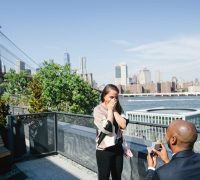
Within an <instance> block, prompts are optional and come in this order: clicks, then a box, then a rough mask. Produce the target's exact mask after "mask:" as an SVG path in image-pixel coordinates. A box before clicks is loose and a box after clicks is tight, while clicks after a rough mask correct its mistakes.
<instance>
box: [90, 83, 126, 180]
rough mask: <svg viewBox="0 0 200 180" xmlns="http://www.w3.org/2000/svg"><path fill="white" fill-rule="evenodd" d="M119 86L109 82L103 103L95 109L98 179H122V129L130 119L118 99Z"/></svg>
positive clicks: (104, 90) (103, 93)
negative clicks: (125, 114) (123, 111)
mask: <svg viewBox="0 0 200 180" xmlns="http://www.w3.org/2000/svg"><path fill="white" fill-rule="evenodd" d="M118 94H119V90H118V88H117V87H116V86H115V85H113V84H108V85H106V86H105V88H104V89H103V91H102V94H101V103H100V104H99V105H98V106H96V107H95V109H94V123H95V125H96V127H97V139H96V142H97V144H96V159H97V166H98V179H99V180H109V177H110V173H111V175H112V179H113V180H121V174H122V170H123V147H122V142H123V138H122V131H121V130H123V129H125V128H126V126H127V124H128V120H127V119H125V116H124V114H123V113H122V108H121V106H120V104H119V101H118Z"/></svg>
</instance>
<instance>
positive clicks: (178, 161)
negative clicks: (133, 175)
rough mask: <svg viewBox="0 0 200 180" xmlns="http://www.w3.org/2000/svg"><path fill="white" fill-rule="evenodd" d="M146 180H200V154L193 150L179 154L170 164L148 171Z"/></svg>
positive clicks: (173, 157)
mask: <svg viewBox="0 0 200 180" xmlns="http://www.w3.org/2000/svg"><path fill="white" fill-rule="evenodd" d="M145 180H200V154H199V153H194V152H193V151H192V150H187V151H181V152H178V153H176V154H175V155H174V156H172V159H171V161H170V162H169V163H167V164H164V165H163V166H161V167H159V168H158V169H156V170H155V171H153V170H148V171H147V176H146V178H145Z"/></svg>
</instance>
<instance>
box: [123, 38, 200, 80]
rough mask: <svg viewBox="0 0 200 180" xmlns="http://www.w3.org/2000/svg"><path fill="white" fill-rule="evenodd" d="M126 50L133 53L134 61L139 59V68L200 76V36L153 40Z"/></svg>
mask: <svg viewBox="0 0 200 180" xmlns="http://www.w3.org/2000/svg"><path fill="white" fill-rule="evenodd" d="M126 51H127V52H129V53H132V57H133V61H134V62H135V61H137V66H138V67H137V69H138V68H143V67H148V68H149V69H150V70H153V71H154V70H161V71H162V72H164V73H166V74H167V75H169V74H170V75H172V74H174V75H177V76H181V77H183V76H184V77H183V78H185V79H188V78H190V79H194V77H193V76H195V77H199V78H200V73H199V70H198V69H199V68H200V36H190V37H186V36H185V37H179V38H176V39H172V40H167V41H159V42H152V43H149V44H143V45H141V46H138V47H134V48H131V49H126ZM129 63H132V62H129Z"/></svg>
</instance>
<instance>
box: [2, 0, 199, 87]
mask: <svg viewBox="0 0 200 180" xmlns="http://www.w3.org/2000/svg"><path fill="white" fill-rule="evenodd" d="M199 9H200V1H198V0H190V1H188V0H165V1H164V0H125V1H122V0H29V1H28V0H15V1H13V0H1V3H0V25H1V26H2V28H1V31H2V32H3V33H4V34H5V35H6V36H8V37H9V38H10V39H11V40H12V41H14V42H15V44H17V45H18V46H19V47H20V48H21V49H22V50H24V51H25V52H26V53H27V54H28V55H29V56H30V57H31V58H32V59H34V60H35V61H36V62H37V63H38V64H41V63H42V62H43V61H44V60H48V59H54V60H55V62H56V63H60V64H63V56H64V52H65V50H66V49H67V50H68V52H69V53H70V57H71V64H72V68H73V69H79V67H80V57H81V56H85V57H86V58H87V71H88V72H89V73H93V77H94V79H95V80H96V81H97V83H98V84H99V85H101V84H103V83H105V84H106V83H111V82H113V80H114V66H115V65H117V64H120V63H121V62H125V63H127V65H128V71H129V75H133V74H137V73H138V71H139V70H140V69H143V68H144V67H146V68H148V69H149V70H150V71H151V72H152V79H153V80H154V72H155V71H158V70H160V71H161V72H162V75H163V80H170V79H171V77H172V76H177V77H178V78H179V79H180V80H185V81H187V80H194V78H199V79H200V70H199V69H200V23H199V20H200V11H199ZM27 64H29V65H30V66H31V67H33V66H34V67H35V66H36V65H34V64H31V62H27Z"/></svg>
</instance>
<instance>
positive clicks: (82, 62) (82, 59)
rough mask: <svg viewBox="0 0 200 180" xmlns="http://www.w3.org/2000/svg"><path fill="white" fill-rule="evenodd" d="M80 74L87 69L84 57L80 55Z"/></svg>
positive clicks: (85, 72)
mask: <svg viewBox="0 0 200 180" xmlns="http://www.w3.org/2000/svg"><path fill="white" fill-rule="evenodd" d="M80 74H87V70H86V57H81V63H80Z"/></svg>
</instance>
